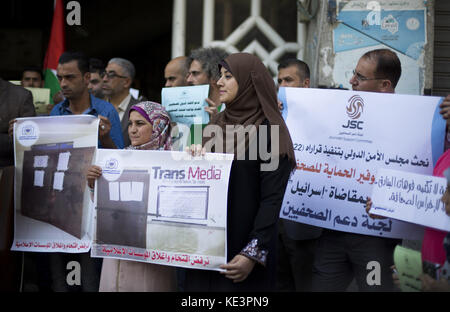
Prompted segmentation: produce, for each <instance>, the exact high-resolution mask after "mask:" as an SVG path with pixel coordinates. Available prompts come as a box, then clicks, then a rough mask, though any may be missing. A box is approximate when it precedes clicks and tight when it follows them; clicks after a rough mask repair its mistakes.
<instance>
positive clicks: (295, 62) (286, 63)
mask: <svg viewBox="0 0 450 312" xmlns="http://www.w3.org/2000/svg"><path fill="white" fill-rule="evenodd" d="M290 66H296V67H297V71H298V75H299V76H300V79H301V80H305V79H306V78H308V79H309V76H310V71H309V66H308V64H306V63H305V62H303V61H300V60H299V59H296V58H288V59H285V60H282V61H281V62H280V64H278V71H279V70H280V69H283V68H288V67H290Z"/></svg>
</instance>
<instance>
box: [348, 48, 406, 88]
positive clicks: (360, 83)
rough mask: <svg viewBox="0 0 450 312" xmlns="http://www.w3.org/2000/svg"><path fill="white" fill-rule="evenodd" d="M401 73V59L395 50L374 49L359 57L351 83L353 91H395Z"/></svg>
mask: <svg viewBox="0 0 450 312" xmlns="http://www.w3.org/2000/svg"><path fill="white" fill-rule="evenodd" d="M401 73H402V68H401V64H400V60H399V59H398V57H397V55H396V54H395V53H394V52H392V51H390V50H388V49H378V50H372V51H369V52H367V53H366V54H364V55H363V56H362V57H361V58H360V59H359V61H358V64H357V65H356V68H355V69H354V70H353V76H352V78H351V79H350V84H351V85H352V89H353V91H371V92H382V93H395V87H396V86H397V82H398V80H399V79H400V75H401Z"/></svg>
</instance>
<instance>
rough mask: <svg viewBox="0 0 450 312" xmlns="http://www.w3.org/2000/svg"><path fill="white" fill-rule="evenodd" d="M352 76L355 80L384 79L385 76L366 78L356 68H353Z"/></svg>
mask: <svg viewBox="0 0 450 312" xmlns="http://www.w3.org/2000/svg"><path fill="white" fill-rule="evenodd" d="M353 76H354V77H356V80H358V81H366V80H380V79H386V78H367V77H364V76H363V75H361V74H360V73H358V72H357V71H356V70H353Z"/></svg>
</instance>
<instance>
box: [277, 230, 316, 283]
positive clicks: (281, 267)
mask: <svg viewBox="0 0 450 312" xmlns="http://www.w3.org/2000/svg"><path fill="white" fill-rule="evenodd" d="M316 242H317V239H306V240H295V239H291V238H289V237H287V236H286V234H285V233H283V232H281V231H280V233H279V234H278V245H277V282H276V290H277V291H311V284H312V268H313V262H314V253H315V247H316Z"/></svg>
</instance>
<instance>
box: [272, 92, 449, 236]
mask: <svg viewBox="0 0 450 312" xmlns="http://www.w3.org/2000/svg"><path fill="white" fill-rule="evenodd" d="M279 98H280V100H281V101H282V102H283V104H284V107H285V108H284V110H283V112H282V114H283V117H284V118H285V120H286V123H287V126H288V128H289V131H290V134H291V137H292V141H293V143H294V150H295V154H296V160H297V170H295V172H294V174H293V175H292V176H291V178H290V180H289V182H288V186H287V189H286V193H285V196H284V200H283V205H282V208H281V212H280V217H281V218H286V219H289V220H294V221H297V222H301V223H307V224H311V225H316V226H320V227H324V228H330V229H334V230H339V231H344V232H352V233H362V234H367V235H374V236H382V237H393V238H409V239H419V238H420V237H421V235H422V227H421V226H417V225H414V224H411V223H406V222H401V221H398V220H393V219H382V220H374V219H371V218H369V217H368V216H367V214H366V213H365V203H366V199H367V196H370V194H371V191H372V187H374V185H377V183H378V177H377V175H376V172H377V170H378V169H380V168H389V169H395V170H401V171H407V172H415V173H421V174H427V175H431V174H432V170H433V165H434V164H435V163H436V161H437V159H438V158H439V156H440V155H441V154H442V152H443V146H444V141H443V140H444V133H445V121H444V120H443V119H442V117H441V116H440V115H439V107H438V106H439V104H440V102H441V101H442V98H440V97H425V96H414V95H396V94H381V93H372V92H354V91H343V90H324V89H300V88H280V93H279Z"/></svg>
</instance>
